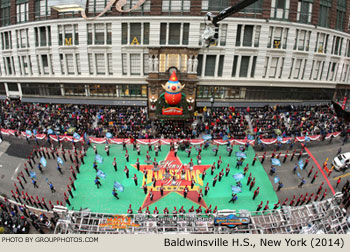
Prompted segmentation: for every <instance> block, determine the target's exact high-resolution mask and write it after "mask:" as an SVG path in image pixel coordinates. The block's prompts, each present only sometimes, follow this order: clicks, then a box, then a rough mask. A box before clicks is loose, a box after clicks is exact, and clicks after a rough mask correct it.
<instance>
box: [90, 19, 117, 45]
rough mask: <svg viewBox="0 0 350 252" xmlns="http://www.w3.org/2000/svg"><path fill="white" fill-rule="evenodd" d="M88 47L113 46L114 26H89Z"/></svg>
mask: <svg viewBox="0 0 350 252" xmlns="http://www.w3.org/2000/svg"><path fill="white" fill-rule="evenodd" d="M87 30H88V45H111V44H112V24H111V23H107V24H101V23H100V24H88V25H87Z"/></svg>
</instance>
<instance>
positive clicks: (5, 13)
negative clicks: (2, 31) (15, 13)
mask: <svg viewBox="0 0 350 252" xmlns="http://www.w3.org/2000/svg"><path fill="white" fill-rule="evenodd" d="M10 6H11V0H2V1H1V5H0V7H1V13H0V17H1V26H6V25H10V17H11V11H10Z"/></svg>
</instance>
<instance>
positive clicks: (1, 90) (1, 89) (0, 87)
mask: <svg viewBox="0 0 350 252" xmlns="http://www.w3.org/2000/svg"><path fill="white" fill-rule="evenodd" d="M0 95H6V89H5V84H4V83H0Z"/></svg>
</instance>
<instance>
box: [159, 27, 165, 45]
mask: <svg viewBox="0 0 350 252" xmlns="http://www.w3.org/2000/svg"><path fill="white" fill-rule="evenodd" d="M166 33H167V24H166V23H161V24H160V44H161V45H165V44H166Z"/></svg>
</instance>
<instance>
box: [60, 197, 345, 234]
mask: <svg viewBox="0 0 350 252" xmlns="http://www.w3.org/2000/svg"><path fill="white" fill-rule="evenodd" d="M341 197H342V195H335V196H334V197H333V198H330V199H327V200H324V201H320V202H313V203H312V204H308V205H304V206H298V207H290V206H283V207H282V208H281V209H276V210H268V211H265V212H264V211H260V212H250V211H247V210H240V211H233V210H223V211H219V212H218V213H216V214H215V215H214V214H210V215H206V214H196V213H187V214H184V215H178V214H177V215H172V214H170V215H163V214H160V215H152V214H151V215H146V214H133V215H114V214H102V213H93V212H90V211H89V210H88V209H85V210H83V211H70V210H68V209H67V208H65V207H55V209H54V211H56V212H57V213H58V214H59V216H60V220H59V221H58V222H57V225H56V228H55V233H56V234H149V233H154V234H234V233H244V234H350V217H349V216H347V214H346V211H345V210H344V209H342V208H341V207H340V202H341ZM230 214H234V215H236V216H237V217H248V218H249V219H250V223H249V224H245V225H237V226H236V227H234V228H229V227H226V226H215V225H214V219H215V218H217V217H225V216H228V215H230ZM121 223H123V225H121Z"/></svg>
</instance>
